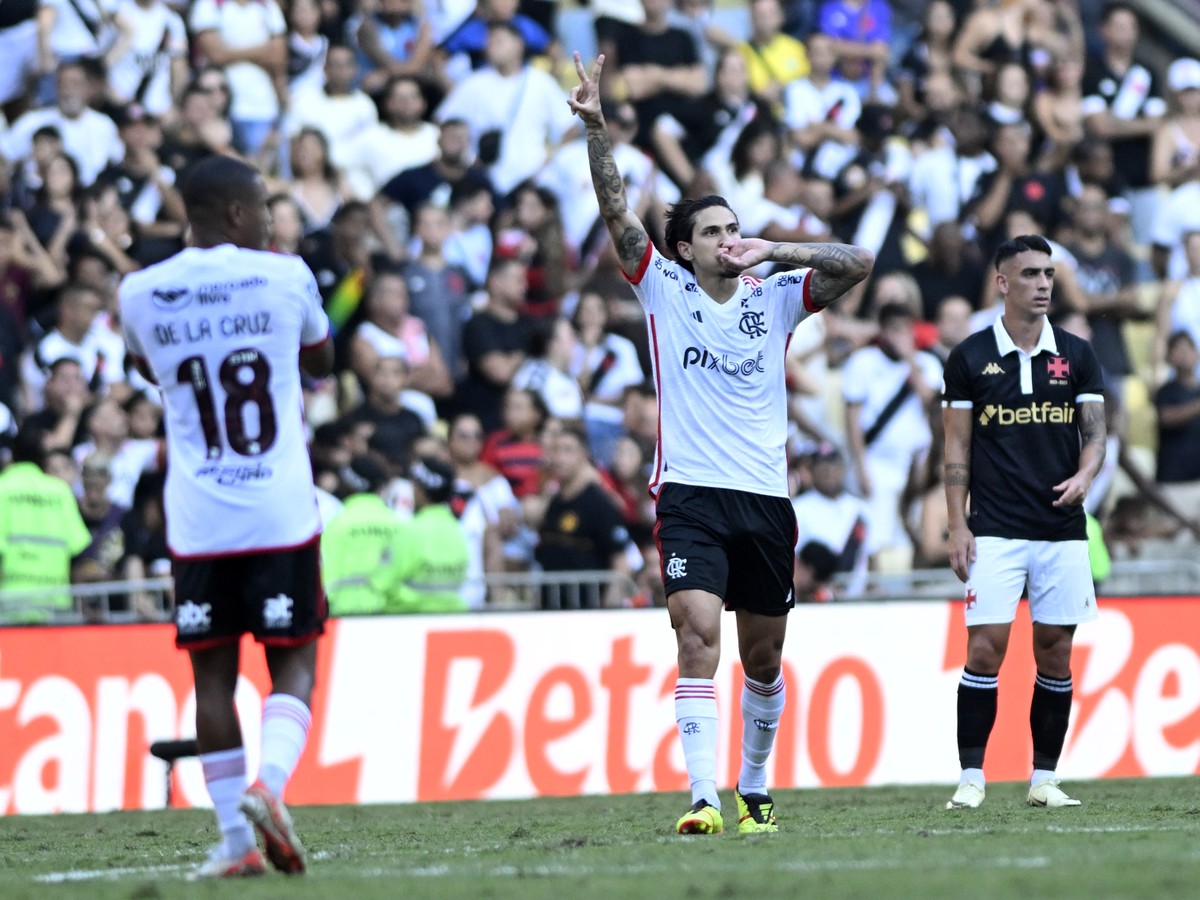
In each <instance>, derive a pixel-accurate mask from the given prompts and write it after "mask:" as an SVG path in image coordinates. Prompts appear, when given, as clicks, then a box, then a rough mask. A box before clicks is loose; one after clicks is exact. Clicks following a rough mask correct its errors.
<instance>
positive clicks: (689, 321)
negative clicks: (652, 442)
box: [629, 244, 817, 497]
mask: <svg viewBox="0 0 1200 900" xmlns="http://www.w3.org/2000/svg"><path fill="white" fill-rule="evenodd" d="M812 271H813V270H812V269H800V270H797V271H791V272H780V273H778V274H775V275H772V276H771V277H770V278H767V279H766V280H762V281H760V280H759V279H757V278H753V277H751V276H750V275H745V274H743V275H742V276H741V277H740V278H739V281H738V287H737V290H736V292H735V293H734V295H733V296H732V297H731V298H730V299H729V300H727V301H726V302H725V303H717V302H716V301H714V300H713V299H712V298H711V297H709V296H708V295H707V294H705V293H704V291H702V290H701V289H700V286H699V285H698V284H696V278H695V276H694V275H692V273H691V272H689V271H688V270H687V269H685V268H683V267H682V266H680V265H679V264H678V263H675V262H672V261H670V260H668V259H666V258H665V257H663V256H662V254H660V253H659V252H658V251H657V250H656V249H655V248H654V245H653V244H651V245H650V246H648V247H647V248H646V254H645V256H644V257H643V258H642V262H641V264H640V265H639V266H638V270H637V273H636V275H635V276H634V277H633V278H631V279H629V281H630V283H631V284H632V285H633V290H634V293H635V294H637V297H638V299H639V300H640V301H641V302H642V306H643V307H644V308H645V310H646V320H647V323H648V325H649V331H650V350H651V357H652V360H653V365H654V384H655V390H656V392H657V394H658V446H657V449H656V452H655V460H654V475H653V477H652V478H651V481H650V492H651V493H652V494H654V495H655V496H657V495H658V489H659V487H660V486H661V485H662V484H664V483H666V482H675V483H678V484H690V485H695V486H699V487H717V488H728V489H732V490H739V491H748V492H751V493H755V494H763V495H766V496H772V497H787V496H788V483H787V455H786V450H785V441H786V439H787V386H786V384H785V383H784V354H785V353H786V352H787V346H788V342H789V341H790V339H791V336H792V333H793V332H794V331H795V329H796V326H797V325H798V324H799V323H800V322H801V321H802V320H803V319H804V318H805V317H806V316H807V315H809V314H810V313H813V312H816V311H817V310H816V308H815V307H813V305H812V301H811V297H810V296H809V291H810V289H811V283H812Z"/></svg>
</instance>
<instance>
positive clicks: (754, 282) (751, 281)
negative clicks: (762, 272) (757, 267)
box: [742, 275, 762, 287]
mask: <svg viewBox="0 0 1200 900" xmlns="http://www.w3.org/2000/svg"><path fill="white" fill-rule="evenodd" d="M742 281H744V282H746V284H748V285H750V287H758V286H759V285H760V284H762V279H761V278H755V277H754V276H753V275H742Z"/></svg>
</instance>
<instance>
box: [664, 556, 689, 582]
mask: <svg viewBox="0 0 1200 900" xmlns="http://www.w3.org/2000/svg"><path fill="white" fill-rule="evenodd" d="M666 571H667V577H668V578H683V577H684V576H685V575H687V557H686V556H683V557H680V556H672V557H671V558H670V559H668V560H667V569H666Z"/></svg>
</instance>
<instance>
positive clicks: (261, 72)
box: [188, 0, 287, 156]
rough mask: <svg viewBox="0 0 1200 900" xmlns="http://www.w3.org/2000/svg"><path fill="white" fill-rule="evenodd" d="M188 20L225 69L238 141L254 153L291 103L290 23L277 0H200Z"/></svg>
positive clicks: (212, 58)
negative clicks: (285, 19)
mask: <svg viewBox="0 0 1200 900" xmlns="http://www.w3.org/2000/svg"><path fill="white" fill-rule="evenodd" d="M188 24H189V25H190V26H191V30H192V34H194V35H195V37H196V44H197V46H198V47H199V49H200V53H201V54H202V55H203V56H204V57H205V58H206V59H207V60H208V61H209V62H210V63H213V64H215V65H218V66H222V67H224V69H225V74H226V77H227V78H228V79H229V87H230V91H231V93H232V96H233V105H232V106H231V107H230V115H229V117H230V121H231V122H232V123H233V144H234V146H235V147H236V148H237V149H238V150H239V151H240V152H242V153H245V154H247V155H248V156H254V155H257V154H258V153H259V151H260V150H262V149H263V146H264V145H265V144H266V143H267V139H268V138H270V137H271V136H272V131H273V130H274V128H275V126H276V123H277V120H278V119H279V115H280V110H281V109H282V107H283V106H285V105H286V103H287V41H286V35H287V24H286V23H285V22H284V19H283V13H282V12H281V11H280V9H279V7H278V6H277V5H276V3H275V0H196V4H195V5H194V6H193V7H192V12H191V16H190V18H189V22H188Z"/></svg>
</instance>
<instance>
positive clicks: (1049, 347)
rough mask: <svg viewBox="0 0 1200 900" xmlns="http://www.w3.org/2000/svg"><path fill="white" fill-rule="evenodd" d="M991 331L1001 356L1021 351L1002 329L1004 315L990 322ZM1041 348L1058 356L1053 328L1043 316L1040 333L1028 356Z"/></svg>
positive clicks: (1036, 353) (1035, 354)
mask: <svg viewBox="0 0 1200 900" xmlns="http://www.w3.org/2000/svg"><path fill="white" fill-rule="evenodd" d="M992 333H993V334H994V335H995V336H996V347H997V348H998V349H999V351H1000V355H1001V356H1008V354H1010V353H1019V352H1021V348H1020V347H1018V346H1017V345H1016V344H1014V343H1013V340H1012V338H1011V337H1009V336H1008V332H1007V331H1006V330H1005V329H1004V316H999V317H997V319H996V321H995V322H993V323H992ZM1043 350H1045V351H1047V352H1049V353H1052V354H1054V355H1055V356H1058V342H1057V341H1055V340H1054V328H1053V327H1052V326H1051V325H1050V320H1049V319H1047V318H1046V317H1045V316H1043V317H1042V333H1041V334H1040V335H1038V341H1037V344H1035V345H1034V348H1033V352H1032V353H1030V354H1029V356H1031V357H1033V356H1037V355H1038V354H1039V353H1041V352H1042V351H1043Z"/></svg>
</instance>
